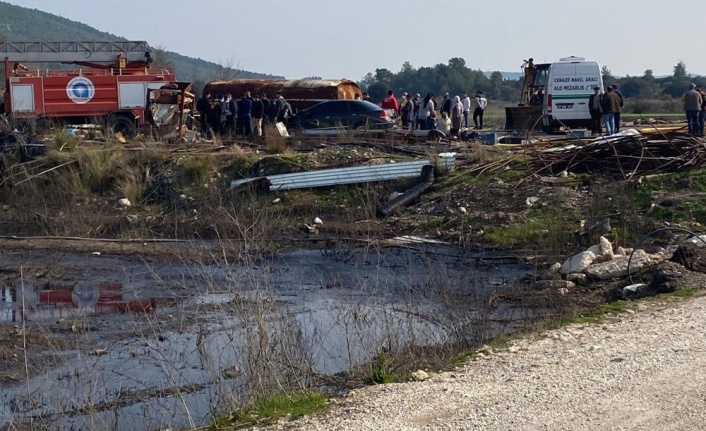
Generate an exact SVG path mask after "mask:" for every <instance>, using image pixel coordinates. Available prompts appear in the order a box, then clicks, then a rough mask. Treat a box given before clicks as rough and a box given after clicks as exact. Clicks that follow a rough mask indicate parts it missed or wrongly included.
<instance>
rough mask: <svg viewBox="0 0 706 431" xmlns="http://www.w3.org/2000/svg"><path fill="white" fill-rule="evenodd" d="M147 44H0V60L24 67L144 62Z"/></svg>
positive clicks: (149, 51) (148, 51)
mask: <svg viewBox="0 0 706 431" xmlns="http://www.w3.org/2000/svg"><path fill="white" fill-rule="evenodd" d="M151 51H152V48H150V46H149V45H148V44H147V42H0V59H2V60H9V61H16V62H21V63H33V62H34V63H44V62H47V63H48V62H61V63H74V62H88V63H95V64H113V63H115V62H116V61H117V59H118V58H125V59H126V61H128V62H133V61H145V60H146V57H147V55H146V53H151Z"/></svg>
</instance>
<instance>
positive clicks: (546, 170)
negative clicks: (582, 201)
mask: <svg viewBox="0 0 706 431" xmlns="http://www.w3.org/2000/svg"><path fill="white" fill-rule="evenodd" d="M525 154H526V156H527V158H526V160H527V167H528V168H529V169H530V171H531V172H532V173H533V174H536V175H556V174H559V173H561V172H562V171H569V172H574V173H595V174H602V175H608V176H612V177H616V178H622V179H627V178H635V177H639V176H643V175H650V174H657V173H667V172H674V171H678V170H683V169H692V168H696V167H700V166H703V165H704V164H706V143H705V142H704V140H703V138H697V137H694V136H690V135H688V134H686V133H684V129H683V128H646V129H641V130H639V131H638V130H635V129H629V130H626V131H624V132H620V133H619V134H616V135H613V136H610V137H599V138H595V139H594V138H586V139H578V138H573V139H565V140H564V139H563V140H560V141H556V140H554V141H540V142H538V143H535V144H530V145H527V146H525Z"/></svg>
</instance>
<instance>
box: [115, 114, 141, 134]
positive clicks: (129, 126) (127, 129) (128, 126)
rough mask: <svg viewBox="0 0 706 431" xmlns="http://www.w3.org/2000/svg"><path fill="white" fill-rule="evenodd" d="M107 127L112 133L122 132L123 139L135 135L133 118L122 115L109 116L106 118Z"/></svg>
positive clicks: (135, 127) (135, 129) (135, 128)
mask: <svg viewBox="0 0 706 431" xmlns="http://www.w3.org/2000/svg"><path fill="white" fill-rule="evenodd" d="M108 129H109V130H111V131H112V132H113V134H116V133H120V134H122V135H123V136H124V137H125V139H132V138H134V137H135V136H137V126H136V125H135V120H133V119H130V118H128V117H126V116H123V115H119V116H115V117H111V118H110V119H109V120H108Z"/></svg>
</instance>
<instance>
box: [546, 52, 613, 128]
mask: <svg viewBox="0 0 706 431" xmlns="http://www.w3.org/2000/svg"><path fill="white" fill-rule="evenodd" d="M534 87H540V88H542V87H543V88H544V93H545V94H544V102H543V108H542V124H543V128H544V130H545V131H548V132H550V131H552V130H554V129H557V128H559V127H561V126H567V127H571V128H577V127H586V128H590V126H591V114H590V112H589V110H588V98H589V97H591V95H592V94H593V88H594V87H600V89H601V92H602V91H603V76H602V75H601V66H600V64H598V62H596V61H586V59H585V58H583V57H567V58H562V59H560V60H559V61H558V62H555V63H550V64H538V65H537V66H536V72H535V79H534Z"/></svg>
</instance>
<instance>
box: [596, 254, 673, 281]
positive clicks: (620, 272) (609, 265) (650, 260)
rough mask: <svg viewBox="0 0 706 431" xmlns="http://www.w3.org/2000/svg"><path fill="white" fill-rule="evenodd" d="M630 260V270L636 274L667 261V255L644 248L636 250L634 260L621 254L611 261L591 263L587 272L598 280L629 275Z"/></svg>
mask: <svg viewBox="0 0 706 431" xmlns="http://www.w3.org/2000/svg"><path fill="white" fill-rule="evenodd" d="M628 260H630V272H631V273H632V274H634V273H636V272H639V271H642V270H643V269H645V268H649V267H650V266H653V265H656V264H658V263H661V262H663V261H665V260H666V257H665V256H664V255H656V254H647V253H646V252H645V251H644V250H635V253H634V254H633V255H632V260H631V259H630V257H629V256H620V257H618V258H616V259H614V260H612V261H610V262H605V263H599V264H596V265H591V266H590V267H588V269H586V274H588V275H589V276H590V277H592V278H597V279H598V280H610V279H612V278H618V277H625V276H627V275H628Z"/></svg>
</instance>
